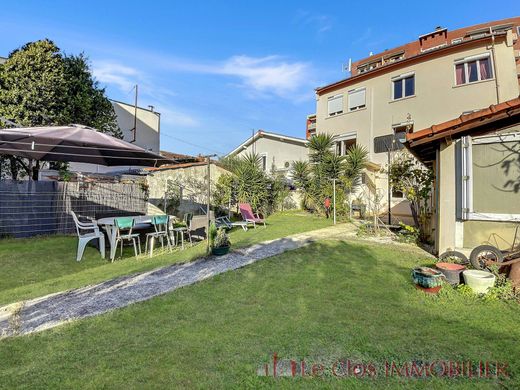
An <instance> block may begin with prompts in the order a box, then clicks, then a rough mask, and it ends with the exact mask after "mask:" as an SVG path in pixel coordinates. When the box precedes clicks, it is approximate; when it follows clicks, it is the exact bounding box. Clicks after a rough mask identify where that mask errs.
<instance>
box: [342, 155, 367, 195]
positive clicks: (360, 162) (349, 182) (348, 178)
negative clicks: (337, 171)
mask: <svg viewBox="0 0 520 390" xmlns="http://www.w3.org/2000/svg"><path fill="white" fill-rule="evenodd" d="M367 163H368V151H367V150H366V148H365V147H363V146H361V145H352V146H351V147H350V148H349V149H348V150H347V154H346V156H345V160H344V170H343V174H344V181H345V186H346V187H347V188H348V189H349V190H351V191H352V190H353V189H354V188H355V187H356V185H357V183H358V180H357V179H358V178H359V176H360V175H361V173H362V172H363V169H365V168H366V165H367Z"/></svg>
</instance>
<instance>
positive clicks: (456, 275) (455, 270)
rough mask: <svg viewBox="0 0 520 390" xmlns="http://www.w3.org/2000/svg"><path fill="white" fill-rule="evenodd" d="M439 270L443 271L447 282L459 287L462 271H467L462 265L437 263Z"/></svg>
mask: <svg viewBox="0 0 520 390" xmlns="http://www.w3.org/2000/svg"><path fill="white" fill-rule="evenodd" d="M435 266H436V267H437V269H438V270H439V271H441V272H442V273H443V274H444V276H445V277H446V280H447V281H448V283H449V284H451V285H457V284H460V282H461V280H460V276H461V273H462V271H464V270H465V269H466V267H464V266H463V265H460V264H453V263H442V262H441V263H437V264H435Z"/></svg>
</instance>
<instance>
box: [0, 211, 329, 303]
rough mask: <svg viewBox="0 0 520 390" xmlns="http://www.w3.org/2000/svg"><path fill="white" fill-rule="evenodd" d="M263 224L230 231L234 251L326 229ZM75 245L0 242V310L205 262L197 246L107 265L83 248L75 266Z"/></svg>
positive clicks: (288, 219)
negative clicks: (126, 277)
mask: <svg viewBox="0 0 520 390" xmlns="http://www.w3.org/2000/svg"><path fill="white" fill-rule="evenodd" d="M267 223H268V226H267V228H266V229H264V228H263V227H259V228H257V229H249V230H248V231H247V232H245V231H243V230H242V229H237V228H235V229H234V230H233V231H232V232H231V235H230V236H231V240H232V244H233V248H240V247H244V246H247V245H251V244H254V243H257V242H261V241H265V240H271V239H275V238H280V237H285V236H287V235H290V234H295V233H300V232H304V231H308V230H314V229H319V228H322V227H325V226H329V225H330V224H331V222H330V220H327V219H324V218H318V217H314V216H311V215H307V214H303V213H298V212H285V213H277V214H274V215H272V216H270V217H269V218H268V219H267ZM76 245H77V239H76V237H73V236H47V237H33V238H30V239H20V240H13V239H9V240H0V269H1V272H2V277H1V278H0V305H2V304H8V303H12V302H15V301H18V300H24V299H28V298H34V297H38V296H42V295H45V294H49V293H53V292H58V291H63V290H67V289H71V288H76V287H81V286H85V285H88V284H93V283H98V282H101V281H103V280H107V279H110V278H113V277H117V276H121V275H127V274H131V273H135V272H139V271H146V270H150V269H154V268H157V267H160V266H164V265H168V264H172V263H179V262H186V261H191V260H193V259H196V258H198V257H201V256H204V254H205V249H206V247H205V243H202V244H199V245H195V246H193V247H191V248H189V249H186V250H184V251H176V252H174V253H167V254H164V255H159V256H155V257H153V258H149V257H147V256H143V257H142V258H139V259H135V258H134V257H133V249H132V248H125V252H124V258H123V259H122V260H117V258H116V261H115V262H114V263H110V262H108V261H106V260H103V259H101V257H100V255H99V252H98V251H97V250H96V249H95V248H93V247H87V249H86V251H85V255H84V256H83V260H82V261H81V262H76V261H75V259H76ZM107 256H108V253H107ZM117 256H119V252H118V254H117Z"/></svg>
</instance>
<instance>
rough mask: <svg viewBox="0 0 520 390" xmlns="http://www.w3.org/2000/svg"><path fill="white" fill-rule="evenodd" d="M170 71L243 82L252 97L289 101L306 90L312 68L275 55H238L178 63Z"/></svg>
mask: <svg viewBox="0 0 520 390" xmlns="http://www.w3.org/2000/svg"><path fill="white" fill-rule="evenodd" d="M169 67H170V68H172V69H175V70H182V71H186V72H195V73H206V74H217V75H225V76H231V77H236V78H238V79H239V80H240V84H239V86H241V87H245V88H246V89H248V90H249V91H250V92H253V94H251V95H255V94H256V95H271V94H274V95H278V96H282V97H288V96H289V95H291V94H292V93H294V92H295V91H296V90H298V89H301V88H302V87H304V88H307V86H308V85H307V84H308V82H309V75H310V66H309V64H307V63H305V62H299V61H293V62H290V61H286V60H284V59H283V58H282V57H280V56H274V55H271V56H264V57H251V56H247V55H237V56H232V57H230V58H229V59H227V60H224V61H220V62H213V63H197V62H192V61H183V60H176V61H171V62H170V63H169Z"/></svg>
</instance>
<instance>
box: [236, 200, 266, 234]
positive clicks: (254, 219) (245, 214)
mask: <svg viewBox="0 0 520 390" xmlns="http://www.w3.org/2000/svg"><path fill="white" fill-rule="evenodd" d="M238 208H239V209H240V214H242V218H243V219H244V221H246V222H247V223H252V224H253V227H254V228H255V229H256V224H257V223H261V224H263V225H264V227H266V226H265V220H264V219H263V218H260V216H259V215H258V214H255V213H253V210H252V209H251V205H250V204H249V203H240V204H239V205H238Z"/></svg>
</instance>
